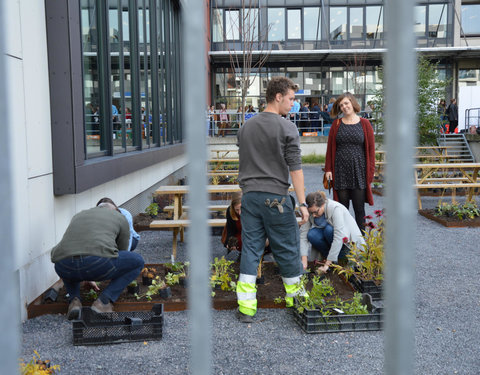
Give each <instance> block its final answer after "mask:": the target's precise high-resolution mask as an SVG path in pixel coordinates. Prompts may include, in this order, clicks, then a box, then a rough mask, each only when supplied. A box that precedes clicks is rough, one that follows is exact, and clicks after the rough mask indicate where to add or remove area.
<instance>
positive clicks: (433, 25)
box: [428, 4, 447, 38]
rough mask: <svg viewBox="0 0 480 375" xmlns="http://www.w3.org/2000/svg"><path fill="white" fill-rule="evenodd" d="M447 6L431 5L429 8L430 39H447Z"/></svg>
mask: <svg viewBox="0 0 480 375" xmlns="http://www.w3.org/2000/svg"><path fill="white" fill-rule="evenodd" d="M446 36H447V4H431V5H430V6H429V7H428V37H429V38H446Z"/></svg>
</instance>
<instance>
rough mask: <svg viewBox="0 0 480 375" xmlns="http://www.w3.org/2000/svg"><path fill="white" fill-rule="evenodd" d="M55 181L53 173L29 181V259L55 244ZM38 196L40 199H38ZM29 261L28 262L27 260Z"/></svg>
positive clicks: (48, 251) (47, 251) (43, 252)
mask: <svg viewBox="0 0 480 375" xmlns="http://www.w3.org/2000/svg"><path fill="white" fill-rule="evenodd" d="M52 191H53V181H52V178H51V175H46V176H42V177H37V178H32V179H30V180H29V181H28V197H30V203H29V207H30V209H29V218H28V219H29V225H28V232H27V233H26V234H27V235H28V237H29V251H28V256H29V259H35V258H37V257H39V256H41V255H43V254H45V253H48V254H50V249H51V248H52V247H53V246H54V245H55V243H56V241H55V227H54V223H55V222H54V220H53V217H54V216H53V215H54V206H53V205H54V202H53V196H52ZM36 197H38V198H39V199H36ZM25 263H28V262H25Z"/></svg>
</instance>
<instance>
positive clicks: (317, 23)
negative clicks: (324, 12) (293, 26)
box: [303, 7, 322, 40]
mask: <svg viewBox="0 0 480 375" xmlns="http://www.w3.org/2000/svg"><path fill="white" fill-rule="evenodd" d="M303 39H304V40H320V39H322V22H321V12H320V8H318V7H305V8H303Z"/></svg>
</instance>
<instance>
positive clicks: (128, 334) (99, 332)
mask: <svg viewBox="0 0 480 375" xmlns="http://www.w3.org/2000/svg"><path fill="white" fill-rule="evenodd" d="M72 327H73V345H101V344H117V343H122V342H130V341H145V340H160V339H161V338H162V333H163V304H160V303H158V304H155V305H154V306H153V308H152V311H132V312H112V313H103V314H97V313H96V312H94V311H93V310H91V309H90V308H89V307H84V308H82V313H81V316H80V319H79V320H74V321H73V325H72Z"/></svg>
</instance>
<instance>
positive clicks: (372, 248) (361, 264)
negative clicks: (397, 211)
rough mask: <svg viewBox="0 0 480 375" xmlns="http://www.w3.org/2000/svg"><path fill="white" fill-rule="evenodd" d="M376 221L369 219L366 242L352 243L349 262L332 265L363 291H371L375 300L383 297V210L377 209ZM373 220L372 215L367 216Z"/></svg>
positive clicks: (365, 236)
mask: <svg viewBox="0 0 480 375" xmlns="http://www.w3.org/2000/svg"><path fill="white" fill-rule="evenodd" d="M375 215H376V219H377V221H376V223H375V222H373V221H368V222H367V223H366V229H365V231H364V233H365V234H364V236H363V237H364V239H365V244H361V245H359V246H357V245H356V244H355V243H350V244H349V245H348V246H349V247H350V252H349V254H348V255H347V259H348V264H347V265H346V266H341V265H338V264H334V265H332V267H333V268H334V270H335V271H336V272H338V273H339V274H343V275H345V277H346V278H347V279H348V280H349V281H350V282H351V283H352V284H353V285H354V286H355V288H357V290H359V291H360V292H362V293H369V294H370V295H371V296H372V298H373V299H374V300H376V299H381V284H382V280H383V261H384V220H383V211H382V210H376V211H375ZM366 219H367V220H372V217H371V216H366Z"/></svg>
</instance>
